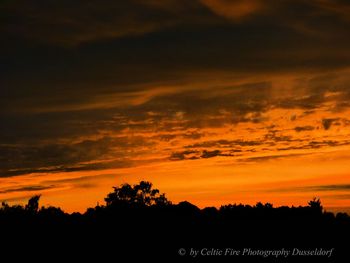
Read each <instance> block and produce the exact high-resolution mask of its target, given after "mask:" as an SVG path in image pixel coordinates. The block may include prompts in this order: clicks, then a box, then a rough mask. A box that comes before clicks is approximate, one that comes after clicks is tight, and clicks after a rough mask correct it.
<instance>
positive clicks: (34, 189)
mask: <svg viewBox="0 0 350 263" xmlns="http://www.w3.org/2000/svg"><path fill="white" fill-rule="evenodd" d="M52 188H55V186H54V185H50V186H43V185H31V186H24V187H18V188H8V189H6V190H0V194H7V193H13V192H37V191H42V190H47V189H52Z"/></svg>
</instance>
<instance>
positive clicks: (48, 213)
mask: <svg viewBox="0 0 350 263" xmlns="http://www.w3.org/2000/svg"><path fill="white" fill-rule="evenodd" d="M113 189H114V191H113V192H111V193H109V194H108V195H107V196H106V198H105V202H106V204H105V205H97V206H96V207H95V208H88V209H87V211H86V212H85V213H83V214H81V213H76V212H75V213H72V214H68V213H65V212H64V211H63V210H61V209H60V208H58V207H53V206H49V207H45V206H42V207H40V205H39V200H40V195H36V196H33V197H32V198H30V199H29V201H28V203H27V204H26V205H25V206H22V205H12V206H10V205H8V204H7V203H6V202H2V204H1V207H0V223H1V222H2V223H4V222H6V221H7V222H11V223H18V222H25V221H26V220H34V219H37V220H43V219H45V220H46V219H47V220H53V221H60V220H62V221H65V222H67V221H69V220H70V219H72V220H77V219H83V218H85V219H94V220H96V219H98V218H99V217H101V218H107V217H113V216H118V217H119V218H123V217H126V218H128V217H130V216H133V215H135V214H138V215H140V214H147V215H148V216H150V215H151V214H157V215H158V214H164V215H166V214H168V215H173V216H178V217H186V216H190V217H193V218H195V219H197V220H199V219H203V220H207V219H210V220H258V219H259V220H325V221H339V222H348V223H350V217H349V215H348V214H346V213H342V212H339V213H337V214H334V213H331V212H326V211H324V209H323V207H322V205H321V201H320V199H316V198H314V199H313V200H311V201H309V202H308V205H307V206H298V207H294V206H292V207H288V206H281V207H276V208H275V207H273V205H272V204H271V203H265V204H263V203H261V202H258V203H257V204H256V205H254V206H251V205H243V204H229V205H222V206H221V207H220V208H219V209H217V208H215V207H206V208H204V209H199V208H198V207H197V206H195V205H193V204H191V203H189V202H187V201H183V202H180V203H178V204H173V203H172V202H171V201H169V200H168V199H167V197H166V195H165V194H164V193H160V191H159V190H158V189H154V188H153V185H152V183H150V182H146V181H141V182H140V183H139V184H135V185H133V186H132V185H130V184H122V185H120V186H119V187H113Z"/></svg>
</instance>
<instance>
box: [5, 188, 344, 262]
mask: <svg viewBox="0 0 350 263" xmlns="http://www.w3.org/2000/svg"><path fill="white" fill-rule="evenodd" d="M109 197H111V198H112V199H113V198H114V199H113V200H112V201H111V200H108V198H106V201H107V205H106V206H98V207H96V208H93V209H89V210H87V212H86V213H84V214H78V213H74V214H71V215H69V214H66V213H64V212H62V211H61V210H60V209H58V208H54V207H49V208H41V209H38V203H37V202H38V200H39V199H38V198H37V199H36V200H32V201H30V202H29V203H28V205H27V206H26V207H20V206H16V207H10V206H7V205H5V204H4V205H3V206H2V208H1V209H0V229H1V239H0V240H1V241H0V243H1V244H0V245H1V257H3V258H6V259H11V261H8V260H7V261H3V260H1V262H28V261H29V262H31V260H35V261H34V262H38V261H39V262H41V261H42V262H53V261H54V262H71V261H77V262H84V261H86V260H88V261H89V262H90V261H92V262H128V261H132V260H135V259H141V260H143V261H144V262H151V261H152V260H153V261H154V260H161V261H162V262H169V261H170V262H181V261H210V262H219V261H227V262H350V261H349V259H350V256H349V255H348V251H349V249H350V245H349V242H348V239H349V236H350V219H349V216H347V215H346V214H342V213H340V214H337V215H334V214H332V213H325V212H324V211H323V210H322V206H321V204H320V202H319V201H318V200H314V201H311V202H310V203H309V205H308V206H305V207H297V208H294V207H293V208H289V207H280V208H273V207H272V205H270V204H261V203H258V204H257V205H256V206H253V207H251V206H244V205H229V206H223V207H221V208H220V209H216V208H205V209H202V210H200V209H198V208H197V207H195V206H194V205H192V204H190V203H188V202H182V203H179V204H177V205H172V204H171V203H170V202H168V201H167V200H166V202H165V200H164V196H163V200H161V199H159V200H158V201H159V202H155V203H152V202H149V203H148V202H147V198H146V199H145V200H146V202H144V201H145V200H143V201H142V202H141V201H140V202H136V201H132V202H130V200H129V201H125V200H121V199H120V198H119V199H118V198H117V201H115V200H116V199H115V196H111V194H110V195H109ZM171 260H172V261H171ZM132 262H134V261H132Z"/></svg>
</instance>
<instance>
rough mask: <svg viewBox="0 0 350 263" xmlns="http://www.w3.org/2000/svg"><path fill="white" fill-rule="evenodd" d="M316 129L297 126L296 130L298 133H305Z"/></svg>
mask: <svg viewBox="0 0 350 263" xmlns="http://www.w3.org/2000/svg"><path fill="white" fill-rule="evenodd" d="M314 129H315V127H313V126H297V127H295V128H294V130H295V131H296V132H303V131H313V130H314Z"/></svg>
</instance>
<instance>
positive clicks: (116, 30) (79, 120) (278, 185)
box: [0, 0, 350, 212]
mask: <svg viewBox="0 0 350 263" xmlns="http://www.w3.org/2000/svg"><path fill="white" fill-rule="evenodd" d="M0 12H1V23H0V31H1V39H0V40H1V49H0V57H1V60H0V91H1V93H0V201H2V200H4V201H7V202H10V203H24V202H26V200H27V199H28V198H29V197H31V196H33V195H35V194H41V195H42V199H41V204H42V205H54V206H60V207H61V208H62V209H64V210H65V211H67V212H73V211H80V212H83V211H85V210H86V208H87V207H92V206H95V205H96V204H97V202H99V203H100V204H104V202H103V198H104V197H105V196H106V195H107V193H109V192H110V191H111V190H112V186H116V185H119V184H121V183H137V182H138V181H140V180H148V181H151V182H152V183H153V184H154V185H155V187H156V188H159V189H160V190H161V192H165V193H166V194H167V196H168V198H169V199H170V200H172V201H173V202H175V203H177V202H179V201H183V200H187V201H190V202H192V203H193V204H195V205H198V206H199V207H204V206H220V205H222V204H228V203H244V204H255V203H256V202H258V201H262V202H270V203H273V204H274V205H275V206H280V205H290V206H291V205H296V206H297V205H306V204H307V202H308V201H309V200H311V199H312V198H313V197H319V198H321V201H322V203H323V205H324V206H325V208H326V210H329V211H347V212H350V48H349V47H350V33H349V32H350V3H349V1H348V0H128V1H112V0H84V1H83V0H75V1H71V0H3V1H1V2H0Z"/></svg>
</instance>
